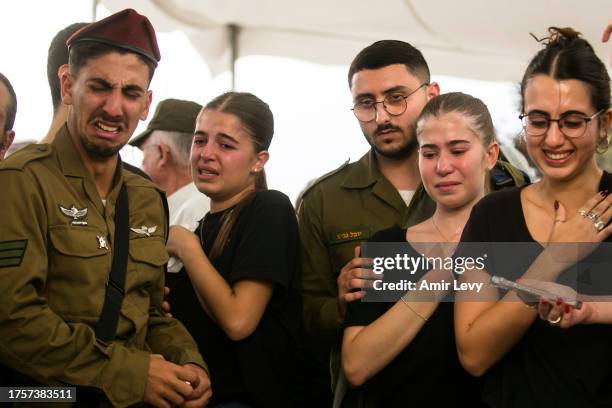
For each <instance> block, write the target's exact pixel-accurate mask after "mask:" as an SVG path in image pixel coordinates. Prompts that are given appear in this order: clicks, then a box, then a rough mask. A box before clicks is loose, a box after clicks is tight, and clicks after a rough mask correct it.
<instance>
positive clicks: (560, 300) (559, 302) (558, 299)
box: [557, 298, 563, 306]
mask: <svg viewBox="0 0 612 408" xmlns="http://www.w3.org/2000/svg"><path fill="white" fill-rule="evenodd" d="M561 303H563V299H561V298H557V306H561Z"/></svg>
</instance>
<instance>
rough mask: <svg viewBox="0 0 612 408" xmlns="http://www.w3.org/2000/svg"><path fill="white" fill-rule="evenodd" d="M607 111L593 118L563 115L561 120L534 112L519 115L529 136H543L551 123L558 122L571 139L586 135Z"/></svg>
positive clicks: (577, 114) (595, 114) (601, 111)
mask: <svg viewBox="0 0 612 408" xmlns="http://www.w3.org/2000/svg"><path fill="white" fill-rule="evenodd" d="M605 111H607V109H602V110H600V111H597V112H595V113H594V114H592V115H591V116H584V115H583V114H580V113H569V114H567V115H561V117H560V118H559V119H551V118H550V116H548V115H546V114H544V113H540V112H532V113H528V114H525V113H523V114H521V115H519V119H520V120H521V122H522V123H523V129H525V133H526V134H527V136H530V137H539V136H543V135H544V134H546V132H547V131H548V129H549V128H550V123H551V122H557V126H559V130H560V131H561V133H563V134H564V135H565V136H567V137H569V138H576V137H581V136H582V135H584V132H586V129H587V126H588V125H589V122H590V121H592V120H593V119H594V118H596V117H597V115H601V114H602V113H604V112H605Z"/></svg>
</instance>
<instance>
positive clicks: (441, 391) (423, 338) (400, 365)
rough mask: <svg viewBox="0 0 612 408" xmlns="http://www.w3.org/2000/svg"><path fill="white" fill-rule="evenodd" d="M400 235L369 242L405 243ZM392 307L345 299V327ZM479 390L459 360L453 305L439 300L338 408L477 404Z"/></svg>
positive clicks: (394, 232)
mask: <svg viewBox="0 0 612 408" xmlns="http://www.w3.org/2000/svg"><path fill="white" fill-rule="evenodd" d="M405 239H406V230H405V229H401V228H400V227H398V226H395V227H392V228H390V229H387V230H383V231H380V232H378V233H376V234H374V236H373V237H372V239H371V240H370V241H374V242H405ZM408 248H409V250H411V251H413V252H414V253H413V254H409V256H414V257H420V254H419V253H417V252H416V251H415V250H414V248H412V247H411V246H410V245H408ZM422 273H424V271H423V272H422ZM413 280H416V279H413ZM393 305H395V303H392V302H360V301H357V302H352V303H349V304H348V306H347V311H346V317H345V320H344V327H350V326H367V325H369V324H370V323H372V322H374V321H375V320H377V319H378V318H380V317H381V316H382V315H383V314H385V313H386V312H387V311H388V310H389V309H390V308H391V307H393ZM381 335H384V333H381ZM481 389H482V387H481V380H479V379H477V378H474V377H472V376H470V375H469V374H468V373H467V372H466V371H465V370H464V369H463V367H461V364H460V363H459V358H458V356H457V351H456V348H455V333H454V330H453V304H452V303H449V302H442V303H440V304H439V305H438V308H437V309H436V311H435V312H434V313H433V314H432V315H431V316H430V318H429V319H428V321H427V323H426V324H425V325H424V326H423V328H422V329H421V330H420V331H419V333H418V334H417V335H416V336H415V338H414V339H413V340H412V342H410V344H409V345H408V346H407V347H406V348H405V349H404V350H402V352H401V353H400V354H398V355H397V356H396V357H395V359H393V361H391V362H390V363H389V364H388V365H387V366H386V367H385V368H383V369H382V370H381V371H380V372H378V373H377V374H376V375H374V376H373V377H372V378H370V379H369V380H368V381H367V382H366V383H365V384H363V385H362V386H361V387H359V388H353V389H349V390H348V392H347V394H346V396H345V398H344V400H343V405H342V406H343V407H354V406H367V407H400V406H411V407H444V406H448V407H451V406H461V407H478V406H480V403H479V401H480V396H481ZM360 404H365V405H360Z"/></svg>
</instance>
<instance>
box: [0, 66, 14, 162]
mask: <svg viewBox="0 0 612 408" xmlns="http://www.w3.org/2000/svg"><path fill="white" fill-rule="evenodd" d="M15 116H17V95H16V94H15V90H14V89H13V86H12V85H11V83H10V81H9V80H8V78H7V77H5V76H4V75H3V74H2V73H0V131H1V132H2V133H1V134H0V160H2V159H4V155H5V154H6V152H7V151H8V149H9V148H10V147H11V144H12V143H13V139H15V131H13V125H14V124H15Z"/></svg>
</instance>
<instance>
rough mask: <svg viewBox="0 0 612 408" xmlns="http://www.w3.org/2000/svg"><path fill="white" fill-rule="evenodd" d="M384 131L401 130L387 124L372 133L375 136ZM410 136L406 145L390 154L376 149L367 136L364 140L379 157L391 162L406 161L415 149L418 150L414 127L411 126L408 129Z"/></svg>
mask: <svg viewBox="0 0 612 408" xmlns="http://www.w3.org/2000/svg"><path fill="white" fill-rule="evenodd" d="M384 130H397V131H400V132H401V129H400V128H398V127H397V126H393V125H391V124H387V125H382V126H379V127H377V128H376V130H375V131H374V135H376V134H377V133H378V132H382V131H384ZM409 131H410V135H411V136H412V137H410V138H409V139H408V140H407V141H406V144H405V145H403V146H400V148H399V149H398V150H395V151H392V152H385V151H381V150H380V149H379V148H378V147H376V145H375V144H374V142H373V141H372V140H371V139H370V138H369V137H368V136H367V135H365V136H366V140H367V141H368V144H369V145H370V146H371V147H372V149H373V150H374V151H375V152H376V153H378V154H379V155H381V156H383V157H386V158H388V159H393V160H399V159H407V158H409V157H410V156H412V154H413V153H414V152H415V151H416V149H417V148H418V142H417V137H416V126H411V127H410V129H409Z"/></svg>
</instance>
